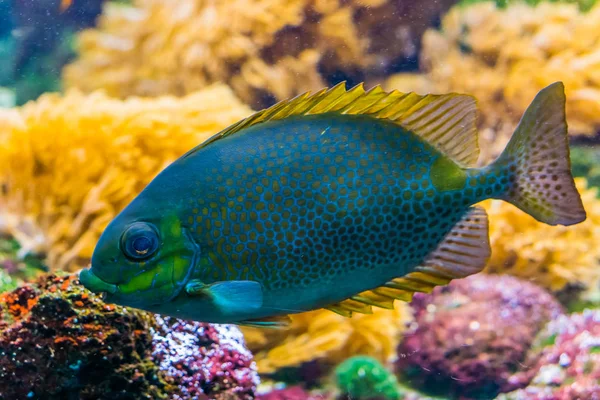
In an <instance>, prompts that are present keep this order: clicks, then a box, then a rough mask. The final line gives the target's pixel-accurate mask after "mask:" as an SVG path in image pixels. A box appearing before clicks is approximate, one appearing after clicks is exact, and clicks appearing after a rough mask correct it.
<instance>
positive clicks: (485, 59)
mask: <svg viewBox="0 0 600 400" xmlns="http://www.w3.org/2000/svg"><path fill="white" fill-rule="evenodd" d="M599 24H600V4H596V5H595V6H594V7H592V8H591V9H590V10H589V11H584V10H581V9H580V7H578V5H577V4H565V3H560V2H545V1H544V2H540V4H539V5H537V6H535V8H532V6H530V5H527V4H526V3H525V2H521V1H511V2H509V4H508V5H507V6H506V7H496V5H495V3H494V2H493V1H488V2H477V3H475V4H470V5H467V4H465V5H459V6H455V7H454V8H452V10H451V11H450V12H449V13H448V14H447V15H446V16H444V18H443V20H442V26H441V28H440V29H439V30H435V29H430V30H428V31H427V32H426V33H425V34H424V36H423V43H422V53H421V63H420V64H421V65H420V67H421V69H422V70H423V71H424V74H423V75H402V74H401V75H397V76H393V77H391V78H390V79H389V80H388V81H387V83H386V87H387V88H388V89H391V88H396V89H399V90H401V91H407V90H416V91H418V92H438V93H447V92H454V91H456V92H462V93H469V94H472V95H474V96H475V97H476V98H477V100H478V104H479V107H480V109H481V110H482V118H481V125H482V128H483V129H482V135H481V139H482V145H481V148H482V151H483V153H482V158H481V160H482V161H484V162H485V161H490V160H491V159H492V158H493V157H494V156H495V155H497V154H498V153H499V152H500V151H501V150H502V149H503V148H504V145H505V144H506V142H507V140H508V138H509V137H510V136H511V135H512V132H513V129H514V128H515V126H516V124H517V123H518V122H519V119H520V117H521V115H522V114H523V112H524V111H525V109H526V107H527V106H528V105H529V103H530V102H531V100H532V99H533V98H534V96H535V95H536V93H537V92H538V91H539V90H540V89H542V88H543V87H545V86H547V85H548V84H550V83H553V82H555V81H563V82H564V84H565V88H566V94H567V119H568V121H569V132H570V133H571V134H594V133H595V132H597V131H598V130H599V128H600V63H599V62H598V59H599V57H600V29H598V25H599Z"/></svg>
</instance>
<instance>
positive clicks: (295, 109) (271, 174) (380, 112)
mask: <svg viewBox="0 0 600 400" xmlns="http://www.w3.org/2000/svg"><path fill="white" fill-rule="evenodd" d="M561 99H562V102H561ZM542 106H543V107H542ZM303 107H304V108H303ZM319 107H321V110H319ZM361 107H362V108H361ZM299 110H300V111H299ZM528 113H529V114H530V115H529V116H528V115H527V114H526V116H525V117H524V119H523V121H522V123H521V125H520V127H519V128H518V129H517V132H516V133H515V136H514V138H513V140H512V141H511V143H510V144H509V145H508V147H507V150H506V151H505V153H504V154H503V156H501V157H500V158H499V159H498V160H497V161H496V162H495V163H493V164H491V165H490V166H488V167H484V168H474V167H472V164H473V163H474V161H475V160H476V158H477V154H478V153H477V151H478V149H477V139H476V132H475V120H476V118H475V107H474V101H473V99H472V98H470V97H469V96H462V95H454V94H452V95H445V96H417V95H414V94H401V93H397V92H392V93H385V92H383V91H381V90H380V89H375V90H372V91H370V92H366V93H365V92H364V91H362V88H355V89H353V90H351V91H348V92H346V91H345V90H344V89H343V88H341V87H336V88H333V89H331V90H330V91H328V92H321V93H318V94H316V95H313V96H311V97H308V96H304V97H300V98H298V99H294V100H291V101H289V102H284V103H282V104H280V105H276V106H274V107H272V108H271V109H267V110H265V111H262V112H259V113H257V114H256V115H255V116H253V117H250V118H249V119H247V120H244V121H242V122H240V123H239V124H236V125H234V126H232V127H230V128H229V129H227V130H225V131H224V132H222V133H221V134H219V135H217V136H215V137H214V138H213V139H211V140H209V141H208V142H207V143H205V144H203V145H201V146H199V147H198V148H196V149H194V150H193V151H191V152H189V153H188V154H186V155H185V156H183V157H181V158H180V159H179V160H177V161H176V162H174V163H173V164H172V165H170V166H169V167H168V168H167V169H165V170H164V171H163V172H162V173H161V174H159V176H157V177H156V178H155V179H154V180H153V181H152V182H151V183H150V184H149V185H148V187H147V188H146V189H144V191H143V192H142V193H140V195H139V196H138V197H137V198H136V199H135V200H134V201H133V202H132V203H131V204H130V205H129V206H128V207H127V208H126V209H125V210H124V211H123V212H122V213H121V214H120V215H119V216H118V217H117V218H116V219H115V220H114V221H113V222H112V223H111V224H110V225H109V226H108V227H107V229H106V231H105V233H104V234H103V235H102V237H101V238H100V241H99V243H98V246H97V248H96V250H95V252H94V256H93V259H92V268H91V270H85V271H84V272H82V274H81V280H82V282H83V283H84V284H85V285H86V286H88V287H89V288H90V289H92V290H96V291H103V292H106V293H107V294H108V298H109V300H110V301H114V302H117V303H120V304H124V305H130V306H134V307H138V308H143V309H147V310H150V311H155V312H159V313H164V314H168V315H173V316H177V317H182V318H188V319H195V320H202V321H208V322H221V323H232V322H234V323H246V324H259V325H260V324H270V323H276V322H277V317H278V316H282V315H286V314H290V313H296V312H302V311H308V310H313V309H318V308H329V309H331V310H333V311H335V312H338V313H341V314H344V315H350V314H351V312H352V311H356V312H369V311H370V307H371V306H372V305H375V306H381V307H388V308H390V307H392V303H393V301H394V299H403V300H408V299H409V298H410V296H411V294H412V293H413V292H415V291H427V290H430V289H431V288H432V287H433V286H435V285H439V284H445V283H447V282H448V281H450V280H451V279H453V278H460V277H464V276H467V275H470V274H472V273H476V272H478V271H480V270H481V269H482V268H483V266H484V265H485V261H486V259H487V257H488V256H489V251H490V250H489V242H488V236H487V219H486V216H485V212H484V211H483V210H482V209H479V208H477V207H473V205H474V204H476V203H478V202H479V201H481V200H484V199H487V198H503V199H506V200H508V201H511V202H513V203H514V204H515V205H517V206H519V207H521V208H522V209H524V210H525V211H527V212H529V213H530V214H532V215H533V216H534V217H536V218H538V219H540V220H542V221H544V222H547V223H550V224H557V223H560V224H572V223H576V222H580V221H581V220H583V219H585V212H584V211H583V208H582V205H581V201H580V199H579V196H578V194H577V192H576V190H575V188H574V184H573V181H572V178H571V175H570V171H569V165H568V164H569V161H568V147H567V143H566V125H565V122H564V93H563V88H562V85H559V84H556V85H554V86H551V87H549V88H547V89H545V92H542V93H541V94H540V95H538V98H536V100H535V101H534V103H533V105H532V106H531V107H530V109H529V110H528ZM542 120H543V121H544V122H545V124H543V125H540V123H539V122H537V121H542ZM541 134H544V135H545V136H544V140H545V142H543V143H542V142H539V140H540V135H541Z"/></svg>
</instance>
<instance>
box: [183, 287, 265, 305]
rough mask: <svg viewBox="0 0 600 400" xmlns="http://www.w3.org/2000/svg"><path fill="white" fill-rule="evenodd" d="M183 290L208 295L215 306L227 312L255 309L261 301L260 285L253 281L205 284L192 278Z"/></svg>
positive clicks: (192, 294)
mask: <svg viewBox="0 0 600 400" xmlns="http://www.w3.org/2000/svg"><path fill="white" fill-rule="evenodd" d="M185 291H186V292H187V294H189V295H190V296H208V297H210V298H211V299H212V300H213V301H214V303H215V305H216V306H217V307H219V308H220V309H221V310H224V311H227V312H229V313H234V312H244V311H248V310H256V309H259V308H260V307H261V306H262V303H263V293H262V287H261V285H260V283H258V282H255V281H224V282H215V283H211V284H208V285H207V284H204V283H203V282H201V281H199V280H192V281H190V282H189V283H188V284H187V285H186V287H185Z"/></svg>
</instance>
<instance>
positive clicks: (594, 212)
mask: <svg viewBox="0 0 600 400" xmlns="http://www.w3.org/2000/svg"><path fill="white" fill-rule="evenodd" d="M576 185H577V188H578V190H579V192H580V193H581V196H582V199H583V203H584V207H585V210H586V212H587V219H586V221H585V222H583V223H581V224H578V225H573V226H569V227H565V226H555V227H552V229H549V228H548V226H547V225H544V224H543V223H541V222H538V221H536V220H535V219H533V218H532V217H531V216H529V215H527V214H525V213H524V212H522V211H520V210H519V209H517V208H516V207H514V206H512V205H510V204H508V203H506V202H503V201H500V200H490V201H486V202H484V203H483V206H484V207H485V208H486V209H487V212H488V214H489V218H490V241H491V245H492V256H491V259H490V261H489V263H488V266H487V269H486V271H487V272H491V273H508V274H512V275H516V276H519V277H521V278H525V279H527V280H529V281H532V282H535V283H537V284H538V285H541V286H544V287H546V288H548V289H550V290H553V291H558V290H560V289H562V288H564V287H565V285H566V284H568V283H571V284H574V283H579V284H581V285H583V286H585V287H590V286H591V285H597V284H598V282H599V280H600V266H599V263H600V247H599V246H598V243H599V242H600V200H598V199H597V198H596V191H597V189H595V188H594V189H588V188H587V182H586V180H585V179H583V178H577V179H576Z"/></svg>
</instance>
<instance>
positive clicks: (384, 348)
mask: <svg viewBox="0 0 600 400" xmlns="http://www.w3.org/2000/svg"><path fill="white" fill-rule="evenodd" d="M291 318H292V325H291V327H290V329H287V330H286V329H281V330H274V329H256V328H242V331H243V332H244V335H245V337H246V341H247V343H248V347H249V348H250V350H252V352H253V353H254V355H255V359H256V363H257V365H258V370H259V371H260V372H261V374H265V373H274V372H276V371H277V370H279V369H281V368H284V367H297V366H301V365H302V364H303V363H307V362H309V361H313V360H322V361H324V362H328V363H329V364H336V363H338V362H340V361H342V360H345V359H346V358H348V357H351V356H353V355H355V354H367V355H371V356H373V357H375V358H376V359H378V360H380V361H383V362H387V361H389V360H390V359H391V358H392V357H393V356H394V355H395V349H396V346H397V344H398V342H399V340H400V338H401V335H402V332H403V331H404V330H405V328H406V325H407V323H408V321H410V318H411V313H410V310H409V308H408V306H407V305H406V304H405V303H402V302H399V301H397V302H396V304H395V309H394V310H384V309H379V308H373V314H354V315H353V316H352V318H346V317H342V316H341V315H338V314H335V313H333V312H331V311H328V310H317V311H311V312H307V313H302V314H294V315H291Z"/></svg>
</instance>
